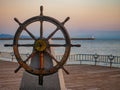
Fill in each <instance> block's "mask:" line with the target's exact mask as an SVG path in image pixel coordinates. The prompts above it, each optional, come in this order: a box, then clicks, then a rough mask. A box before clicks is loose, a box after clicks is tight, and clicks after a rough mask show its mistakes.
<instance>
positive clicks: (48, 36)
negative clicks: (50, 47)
mask: <svg viewBox="0 0 120 90" xmlns="http://www.w3.org/2000/svg"><path fill="white" fill-rule="evenodd" d="M58 30H59V28H56V29H55V30H54V31H53V32H52V33H51V34H50V35H49V36H48V37H47V40H49V39H50V38H51V37H52V36H53V35H54V34H55V33H56V32H57V31H58Z"/></svg>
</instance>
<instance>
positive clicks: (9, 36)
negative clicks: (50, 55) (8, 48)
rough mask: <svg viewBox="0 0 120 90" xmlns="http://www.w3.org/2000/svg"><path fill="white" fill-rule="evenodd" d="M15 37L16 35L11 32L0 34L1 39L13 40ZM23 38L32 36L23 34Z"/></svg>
mask: <svg viewBox="0 0 120 90" xmlns="http://www.w3.org/2000/svg"><path fill="white" fill-rule="evenodd" d="M13 38H14V35H10V34H0V40H12V39H13ZM20 38H21V39H24V38H26V39H30V36H24V35H22V36H21V37H20Z"/></svg>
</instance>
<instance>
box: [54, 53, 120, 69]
mask: <svg viewBox="0 0 120 90" xmlns="http://www.w3.org/2000/svg"><path fill="white" fill-rule="evenodd" d="M56 58H57V59H58V60H61V59H62V55H56ZM69 62H72V64H82V63H83V62H88V63H87V64H90V62H93V64H94V65H100V63H102V64H101V65H103V64H104V65H108V66H109V67H114V66H115V65H114V66H113V64H118V67H120V56H113V55H98V54H73V55H70V56H69V58H68V60H67V64H68V63H69ZM75 62H77V63H75Z"/></svg>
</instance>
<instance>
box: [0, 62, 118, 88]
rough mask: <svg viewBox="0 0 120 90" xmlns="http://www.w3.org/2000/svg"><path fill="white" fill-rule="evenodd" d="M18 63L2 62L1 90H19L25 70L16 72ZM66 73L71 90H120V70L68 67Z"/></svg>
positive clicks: (81, 66) (0, 63) (0, 74)
mask: <svg viewBox="0 0 120 90" xmlns="http://www.w3.org/2000/svg"><path fill="white" fill-rule="evenodd" d="M17 66H18V64H17V63H13V62H5V61H0V90H19V86H20V80H21V78H22V72H23V69H22V70H20V71H19V72H18V73H16V74H15V73H14V70H15V69H16V67H17ZM65 68H66V69H67V70H68V71H69V72H70V75H66V74H65V73H64V78H65V84H66V87H67V88H68V89H69V90H120V69H119V68H111V69H110V68H108V67H101V66H90V65H68V66H65Z"/></svg>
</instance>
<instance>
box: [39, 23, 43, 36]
mask: <svg viewBox="0 0 120 90" xmlns="http://www.w3.org/2000/svg"><path fill="white" fill-rule="evenodd" d="M40 38H43V21H40Z"/></svg>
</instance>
